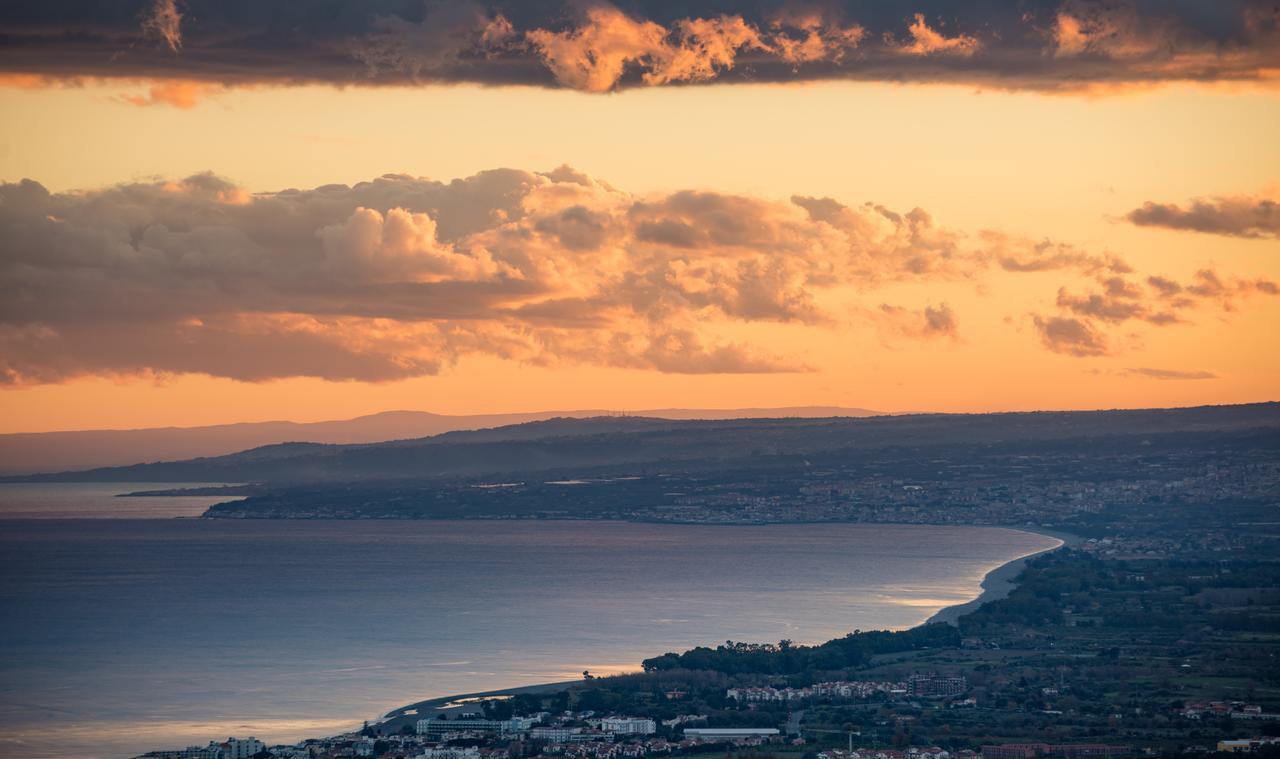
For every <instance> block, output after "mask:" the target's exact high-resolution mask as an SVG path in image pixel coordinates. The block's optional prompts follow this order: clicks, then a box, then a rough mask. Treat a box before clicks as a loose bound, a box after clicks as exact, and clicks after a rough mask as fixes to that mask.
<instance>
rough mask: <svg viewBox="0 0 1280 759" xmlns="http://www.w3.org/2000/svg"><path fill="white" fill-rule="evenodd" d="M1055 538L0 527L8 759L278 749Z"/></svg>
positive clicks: (683, 644)
mask: <svg viewBox="0 0 1280 759" xmlns="http://www.w3.org/2000/svg"><path fill="white" fill-rule="evenodd" d="M5 487H6V486H2V485H0V504H3V503H4V502H5V499H6V498H9V497H10V496H8V495H6V491H5V490H4V488H5ZM22 487H27V486H22ZM63 487H66V486H63ZM76 487H79V486H72V487H71V488H69V489H68V490H67V491H65V492H64V493H63V496H62V497H63V498H65V499H67V501H68V503H64V504H63V505H62V507H61V508H60V509H52V510H53V511H58V510H60V511H63V512H74V513H84V512H86V511H87V512H94V511H95V509H100V508H103V507H102V506H101V504H99V505H98V506H86V505H85V504H84V503H81V504H80V505H75V504H71V503H69V502H70V501H73V500H75V498H76V494H77V491H76V490H75V488H76ZM119 487H120V486H109V488H108V489H110V488H116V489H119ZM127 487H128V488H129V489H132V488H134V487H136V486H133V485H130V486H127ZM78 492H80V494H81V495H83V493H84V492H86V491H78ZM100 494H101V493H100V492H99V493H98V495H99V496H100ZM45 496H46V500H52V501H56V500H57V497H55V496H54V495H53V494H52V493H51V492H46V493H45ZM95 497H97V496H95ZM90 500H92V499H90ZM99 500H100V499H99ZM209 500H212V499H203V500H202V501H201V503H198V504H195V505H193V506H189V507H175V508H186V509H188V512H187V513H191V512H196V513H198V512H199V511H200V510H202V508H203V505H204V504H207V503H208V501H209ZM23 508H24V509H26V510H28V511H29V510H30V509H29V508H28V507H23ZM156 508H158V507H156ZM22 510H23V509H10V508H8V507H7V506H0V513H3V512H5V511H9V512H13V511H22ZM50 510H51V509H48V508H46V509H44V513H46V514H48V513H49V511H50ZM115 515H116V516H118V513H116V514H115ZM1056 544H1057V541H1055V540H1053V539H1051V538H1046V537H1043V536H1040V535H1034V534H1030V533H1025V532H1019V531H1014V530H1006V529H996V528H956V527H923V526H921V527H916V526H910V527H908V526H865V525H776V526H768V527H725V526H714V527H710V526H708V527H703V526H679V525H649V524H626V523H612V522H476V521H472V522H434V521H431V522H386V521H353V522H309V521H272V522H258V521H253V522H240V521H215V520H196V519H147V520H144V519H109V520H108V519H41V520H35V519H12V518H10V519H0V580H3V582H2V584H0V755H2V756H15V757H16V756H22V757H127V756H131V755H132V754H134V753H137V752H141V751H143V750H147V749H151V748H163V747H169V746H185V745H187V744H189V743H204V742H207V741H208V740H210V739H214V738H219V739H221V738H225V737H226V736H227V735H241V736H243V735H249V734H253V735H256V736H257V737H259V738H261V739H263V740H266V741H268V742H279V741H292V740H296V739H299V738H302V737H306V736H312V735H321V734H328V733H333V732H338V731H340V730H343V729H347V728H349V727H351V726H353V725H357V724H358V723H359V721H360V720H362V719H366V718H369V719H372V718H376V717H378V716H379V715H380V714H382V713H384V712H386V711H388V710H390V709H392V708H394V707H396V706H400V705H403V704H405V703H409V702H411V701H414V700H417V699H420V698H425V697H430V696H438V695H448V694H451V693H460V692H468V691H478V690H487V689H492V688H500V687H506V686H514V685H523V684H532V683H538V682H547V681H555V680H563V679H570V678H573V677H576V676H577V675H578V674H579V673H581V672H582V671H583V670H584V669H590V670H591V671H592V672H596V673H607V672H615V671H624V670H631V669H635V668H637V667H638V664H639V662H640V660H641V659H643V658H645V657H647V656H652V655H655V654H659V653H662V652H664V651H669V650H683V649H685V648H688V647H690V646H693V645H697V644H715V643H718V642H721V641H724V640H726V639H732V640H744V641H777V640H779V639H782V638H790V639H793V640H796V641H801V642H815V641H821V640H826V639H828V638H831V637H834V636H837V635H842V634H844V633H845V632H847V631H849V630H851V629H854V628H862V629H869V628H902V627H908V626H911V625H914V624H917V623H919V622H921V621H923V620H924V619H926V618H927V617H928V616H929V615H931V614H932V613H933V612H934V611H936V610H937V609H938V608H940V607H942V606H946V605H950V604H953V603H960V602H963V601H966V600H968V599H970V598H972V597H973V596H975V595H976V594H977V593H978V592H979V583H980V581H981V579H982V577H983V575H984V574H985V573H986V572H987V571H989V570H991V569H993V568H994V567H996V566H999V565H1000V564H1002V563H1004V562H1006V561H1009V560H1012V559H1014V558H1017V557H1019V556H1023V555H1026V554H1028V553H1032V552H1036V551H1039V550H1043V549H1045V548H1049V547H1052V546H1053V545H1056Z"/></svg>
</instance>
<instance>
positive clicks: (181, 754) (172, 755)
mask: <svg viewBox="0 0 1280 759" xmlns="http://www.w3.org/2000/svg"><path fill="white" fill-rule="evenodd" d="M136 759H222V746H220V745H218V744H217V743H210V744H209V745H208V746H187V747H186V748H180V749H173V750H169V751H148V752H147V753H145V754H142V755H141V756H138V757H136Z"/></svg>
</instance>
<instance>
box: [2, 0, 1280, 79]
mask: <svg viewBox="0 0 1280 759" xmlns="http://www.w3.org/2000/svg"><path fill="white" fill-rule="evenodd" d="M626 8H627V10H624V9H620V8H619V7H617V6H616V5H613V4H609V3H607V2H604V0H584V1H582V2H579V1H578V0H528V1H527V2H522V3H509V4H497V3H491V2H483V1H482V0H463V1H462V2H452V3H450V2H439V1H436V0H431V1H429V2H417V1H416V0H359V1H357V0H334V2H330V3H328V4H326V6H325V11H324V12H323V13H318V12H316V11H315V8H314V7H313V4H311V3H293V4H286V5H284V6H282V5H280V4H269V3H268V4H263V3H256V4H255V3H248V4H246V3H228V2H222V1H221V0H186V2H184V3H183V6H182V8H181V10H180V9H179V7H178V6H177V5H176V4H175V2H174V0H151V2H143V0H135V1H134V2H133V3H128V2H125V3H112V4H109V5H104V4H102V3H99V2H93V0H64V1H63V2H60V3H56V4H50V3H43V4H42V3H10V4H8V5H6V6H5V7H4V8H3V10H0V27H3V28H4V29H5V30H6V35H5V37H4V39H3V40H0V72H3V73H5V74H8V75H10V77H12V75H34V76H40V77H43V78H44V79H43V80H44V81H49V80H56V79H81V80H85V79H94V78H119V79H129V80H134V81H139V80H157V81H159V80H169V79H181V80H188V81H203V82H208V83H211V84H216V85H221V86H229V87H234V86H244V85H248V84H277V85H282V86H289V85H295V84H302V83H327V84H332V85H335V86H342V87H345V86H350V85H370V86H376V85H389V84H417V83H432V82H438V83H446V84H448V83H458V82H476V83H481V84H491V85H510V84H519V85H532V86H539V87H571V88H575V89H579V90H583V91H587V92H607V91H612V90H616V89H624V88H630V87H645V86H663V85H672V84H685V83H708V82H747V81H753V82H792V81H809V80H823V79H852V80H869V81H892V82H903V81H905V82H949V83H957V84H964V85H973V86H980V87H991V88H999V89H1029V90H1037V91H1052V92H1079V91H1086V92H1094V91H1099V90H1101V91H1124V90H1126V89H1131V88H1134V87H1145V86H1150V85H1156V84H1160V83H1163V82H1188V81H1193V82H1205V83H1215V82H1252V83H1256V84H1259V85H1261V86H1271V85H1272V84H1273V83H1274V81H1275V78H1274V75H1273V74H1274V71H1275V70H1276V69H1277V67H1280V44H1278V43H1280V11H1277V9H1276V8H1275V6H1274V3H1272V2H1271V1H1270V0H1232V2H1220V1H1219V0H1184V1H1183V2H1177V3H1156V2H1150V1H1149V0H1106V1H1105V2H1103V0H1026V1H1025V2H1020V3H1016V4H1014V3H962V4H958V3H954V2H947V1H946V0H918V2H915V3H913V4H912V5H911V6H907V7H903V6H902V5H900V4H896V3H861V2H854V0H835V1H834V2H803V1H802V0H783V1H780V2H771V3H764V4H761V3H757V2H754V0H724V1H723V2H717V3H714V4H712V5H711V7H709V8H707V9H701V8H699V7H698V5H697V4H693V5H690V4H689V3H683V2H681V3H677V2H667V1H663V2H652V3H644V4H642V5H639V6H637V5H628V6H626ZM641 8H642V9H643V12H644V13H643V15H639V13H638V11H639V9H641ZM628 11H636V12H628ZM139 20H141V25H139ZM140 37H142V38H146V39H151V40H156V41H158V42H159V43H161V44H159V45H140V44H137V43H138V42H139V39H140ZM10 81H16V80H15V79H12V78H10Z"/></svg>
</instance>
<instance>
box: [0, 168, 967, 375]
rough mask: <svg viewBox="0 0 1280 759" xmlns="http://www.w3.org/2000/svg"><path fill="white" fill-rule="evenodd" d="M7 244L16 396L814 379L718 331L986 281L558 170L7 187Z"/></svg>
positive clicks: (834, 223) (850, 239) (936, 234)
mask: <svg viewBox="0 0 1280 759" xmlns="http://www.w3.org/2000/svg"><path fill="white" fill-rule="evenodd" d="M0 236H3V239H4V240H5V245H4V247H3V251H2V255H0V356H3V361H2V362H0V378H2V379H3V381H5V382H8V383H29V382H53V381H59V380H61V379H65V378H69V377H74V376H77V375H80V374H87V373H119V374H139V373H166V372H177V373H182V372H202V373H207V374H215V375H218V376H225V377H231V378H235V379H239V380H245V381H257V380H264V379H270V378H274V377H282V376H314V377H322V378H325V379H331V380H344V379H358V380H367V381H381V380H389V379H396V378H400V377H408V376H415V375H420V374H431V373H435V372H438V371H441V370H443V369H446V368H448V367H449V366H450V365H452V364H453V363H454V362H456V361H457V360H459V358H461V357H463V356H466V355H472V354H483V355H492V356H498V357H501V358H505V359H510V360H514V361H523V362H529V363H535V364H555V363H563V362H574V363H592V364H598V365H605V366H616V367H625V368H636V369H649V370H656V371H663V372H694V373H701V372H778V371H805V370H807V369H808V368H809V367H808V366H807V365H806V364H805V362H804V361H803V360H801V359H800V358H799V357H797V356H791V355H779V354H777V353H775V352H771V351H769V350H765V349H762V348H760V347H758V346H755V345H753V344H751V343H749V342H743V341H742V340H741V339H740V338H739V339H733V340H730V339H725V338H723V337H721V336H720V334H719V331H720V328H721V327H724V326H726V325H729V324H731V323H735V322H736V323H740V324H752V323H760V322H776V323H788V324H795V325H809V326H814V327H819V328H821V327H825V326H828V325H831V324H833V323H834V320H833V318H832V316H831V315H830V314H829V313H827V312H826V310H825V309H824V308H823V307H822V306H821V305H820V298H819V297H818V295H819V294H820V293H822V292H823V291H826V290H830V289H832V288H836V287H839V286H847V285H859V286H865V287H877V286H879V285H881V284H883V283H888V282H899V281H917V280H921V279H922V278H931V277H935V276H943V277H950V276H963V274H961V273H959V272H961V270H963V269H966V267H969V268H968V270H969V271H970V272H972V271H973V269H972V267H973V266H975V265H976V263H974V262H977V261H979V260H980V259H979V257H977V256H976V255H969V254H964V253H962V252H961V251H960V243H959V239H958V236H957V235H956V234H954V233H951V232H948V231H946V230H941V229H938V228H936V227H935V226H934V224H933V222H932V220H931V219H930V218H929V217H928V215H927V214H924V213H923V212H922V211H919V210H918V209H917V210H915V211H912V212H909V213H907V214H898V213H895V212H893V211H890V210H889V209H886V208H883V207H880V206H873V205H866V206H855V207H849V206H844V205H842V204H839V203H837V202H835V201H831V200H822V201H816V200H813V199H807V198H802V199H797V200H796V201H793V202H787V201H771V200H764V199H760V198H752V197H745V196H735V195H725V194H720V193H712V192H705V191H683V192H674V193H668V194H661V195H651V196H634V195H631V194H629V193H626V192H623V191H621V190H618V189H616V188H614V187H612V186H610V185H608V184H606V183H604V182H601V181H598V180H596V179H593V178H592V177H589V176H586V175H584V174H582V173H580V172H577V171H574V170H573V169H570V168H568V167H561V168H559V169H556V170H555V171H552V172H547V173H534V172H525V171H519V170H513V169H499V170H494V171H487V172H482V173H480V174H477V175H475V176H472V177H468V178H465V179H460V180H454V181H452V182H449V183H442V182H435V181H431V180H427V179H421V178H416V177H409V176H402V175H388V176H384V177H380V178H378V179H375V180H373V181H371V182H363V183H360V184H357V185H354V186H345V185H326V186H323V187H318V188H315V189H311V190H295V189H289V190H283V191H280V192H273V193H264V194H251V193H248V192H246V191H245V190H244V189H243V188H241V187H239V186H237V185H235V184H234V183H231V182H229V181H227V180H225V179H222V178H220V177H218V176H215V175H213V174H199V175H194V176H191V177H188V178H186V179H183V180H179V181H155V182H136V183H130V184H123V185H118V186H115V187H108V188H104V189H99V190H92V191H82V192H70V193H50V192H49V191H48V190H46V189H45V188H44V187H43V186H41V185H40V184H38V183H36V182H33V181H29V180H26V181H23V182H20V183H16V184H5V185H0ZM966 262H967V263H966ZM919 318H920V319H921V321H920V323H919V325H918V327H915V328H913V330H912V332H911V335H912V336H914V337H921V338H924V337H933V336H939V335H948V334H953V333H954V329H955V324H956V316H955V314H954V313H952V312H951V310H950V308H949V307H947V306H946V305H939V306H930V307H929V308H927V309H925V311H924V312H923V313H922V314H921V315H920V316H919ZM717 325H719V326H717Z"/></svg>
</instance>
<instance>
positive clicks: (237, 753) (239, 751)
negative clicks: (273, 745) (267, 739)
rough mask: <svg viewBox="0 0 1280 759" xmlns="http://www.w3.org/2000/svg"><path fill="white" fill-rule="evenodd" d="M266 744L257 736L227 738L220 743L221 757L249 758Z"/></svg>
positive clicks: (232, 758)
mask: <svg viewBox="0 0 1280 759" xmlns="http://www.w3.org/2000/svg"><path fill="white" fill-rule="evenodd" d="M266 747H267V744H265V743H263V742H262V741H260V740H258V739H257V738H253V737H249V738H244V739H240V738H228V739H227V740H226V741H224V742H223V743H222V759H250V757H252V756H253V755H254V754H257V753H259V752H261V751H263V750H265V749H266Z"/></svg>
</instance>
